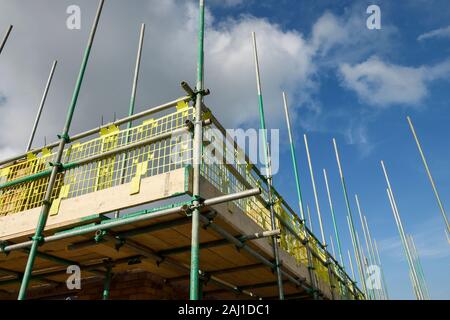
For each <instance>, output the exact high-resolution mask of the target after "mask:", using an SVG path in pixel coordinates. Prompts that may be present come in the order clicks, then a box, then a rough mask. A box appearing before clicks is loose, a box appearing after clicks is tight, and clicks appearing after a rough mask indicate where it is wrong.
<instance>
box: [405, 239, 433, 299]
mask: <svg viewBox="0 0 450 320" xmlns="http://www.w3.org/2000/svg"><path fill="white" fill-rule="evenodd" d="M407 237H408V243H409V246H410V249H411V251H412V257H413V261H414V262H415V267H416V270H417V272H418V276H419V284H420V286H421V290H422V292H423V294H424V298H425V299H427V300H429V299H430V294H429V291H428V285H427V282H426V280H425V274H424V272H423V268H422V263H421V262H420V258H419V254H418V252H417V248H416V244H415V243H414V238H413V236H412V235H408V236H407Z"/></svg>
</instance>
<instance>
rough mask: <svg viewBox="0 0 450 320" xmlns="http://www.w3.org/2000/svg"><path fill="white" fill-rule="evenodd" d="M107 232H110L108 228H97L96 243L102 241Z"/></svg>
mask: <svg viewBox="0 0 450 320" xmlns="http://www.w3.org/2000/svg"><path fill="white" fill-rule="evenodd" d="M107 234H108V231H106V230H97V231H96V232H95V235H94V241H95V243H100V242H102V241H103V240H104V238H105V236H106V235H107Z"/></svg>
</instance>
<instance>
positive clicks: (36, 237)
mask: <svg viewBox="0 0 450 320" xmlns="http://www.w3.org/2000/svg"><path fill="white" fill-rule="evenodd" d="M31 240H33V241H36V242H37V244H38V246H41V245H42V244H43V243H44V237H43V236H41V235H40V236H36V235H34V236H32V237H31Z"/></svg>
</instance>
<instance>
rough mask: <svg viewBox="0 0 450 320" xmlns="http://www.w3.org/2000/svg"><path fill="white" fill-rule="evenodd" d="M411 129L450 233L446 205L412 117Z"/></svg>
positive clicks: (409, 120)
mask: <svg viewBox="0 0 450 320" xmlns="http://www.w3.org/2000/svg"><path fill="white" fill-rule="evenodd" d="M407 120H408V124H409V127H410V129H411V132H412V135H413V137H414V140H415V141H416V144H417V149H419V153H420V157H421V158H422V162H423V165H424V167H425V170H426V172H427V175H428V179H429V180H430V183H431V187H432V188H433V192H434V195H435V197H436V201H437V203H438V206H439V210H440V211H441V214H442V218H443V219H444V223H445V226H446V228H447V232H450V225H449V222H448V218H447V213H446V212H445V209H444V205H443V204H442V201H441V197H440V196H439V192H438V190H437V187H436V184H435V183H434V179H433V176H432V175H431V171H430V168H429V167H428V163H427V159H426V158H425V154H424V153H423V150H422V146H421V144H420V141H419V138H418V137H417V133H416V130H415V129H414V126H413V123H412V121H411V118H410V117H407Z"/></svg>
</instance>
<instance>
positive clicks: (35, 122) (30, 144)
mask: <svg viewBox="0 0 450 320" xmlns="http://www.w3.org/2000/svg"><path fill="white" fill-rule="evenodd" d="M57 63H58V61H56V60H55V61H53V64H52V68H51V70H50V74H49V76H48V80H47V84H46V85H45V89H44V94H43V95H42V99H41V103H40V104H39V108H38V112H37V115H36V119H35V120H34V124H33V129H32V130H31V135H30V139H29V140H28V144H27V149H26V150H25V152H29V151H30V150H31V146H32V144H33V140H34V136H35V134H36V130H37V127H38V125H39V120H40V119H41V115H42V110H43V109H44V105H45V101H46V100H47V95H48V91H49V89H50V85H51V83H52V79H53V75H54V74H55V69H56V65H57Z"/></svg>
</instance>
